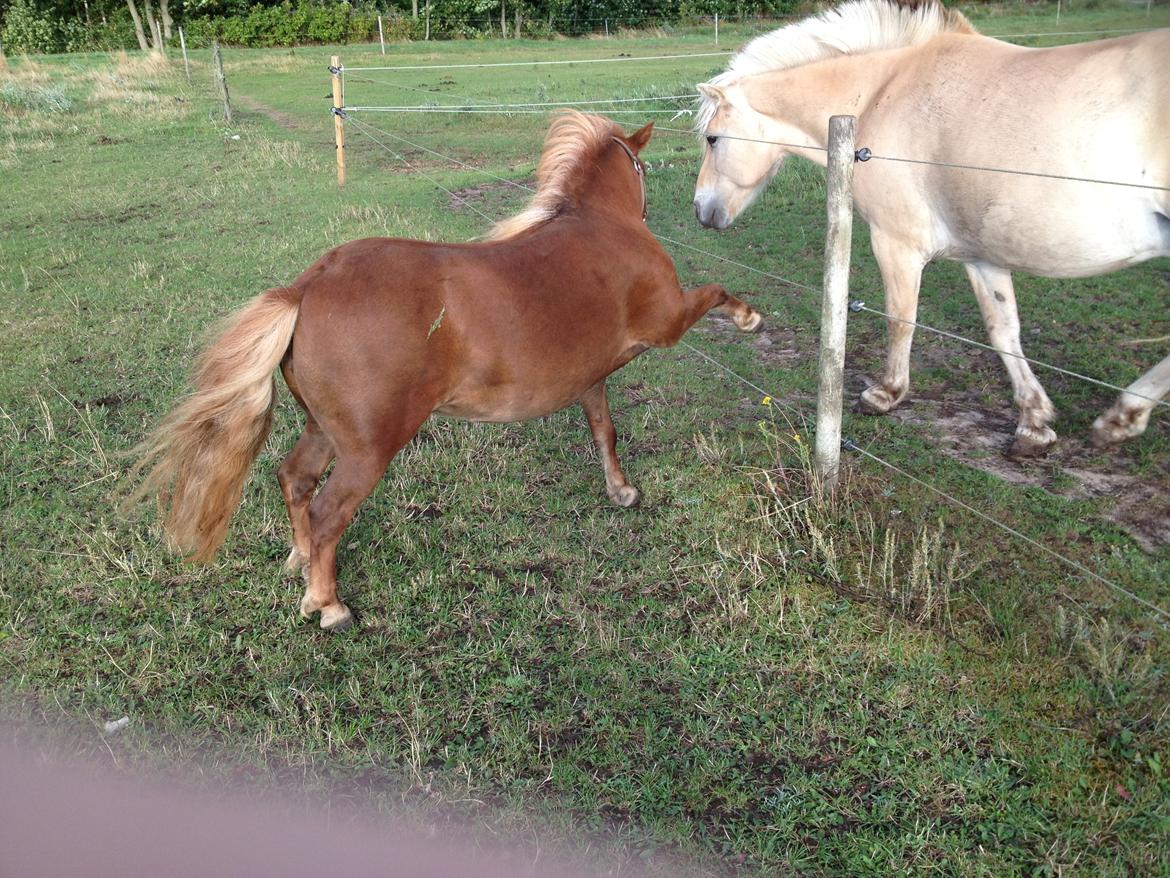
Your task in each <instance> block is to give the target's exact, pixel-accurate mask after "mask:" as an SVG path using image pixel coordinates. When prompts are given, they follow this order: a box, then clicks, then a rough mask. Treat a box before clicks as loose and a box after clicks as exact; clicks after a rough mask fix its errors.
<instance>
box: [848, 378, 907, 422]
mask: <svg viewBox="0 0 1170 878" xmlns="http://www.w3.org/2000/svg"><path fill="white" fill-rule="evenodd" d="M904 396H905V394H903V396H900V397H897V398H895V397H894V396H893V394H891V393H890V392H889V391H888V390H886V389H885V388H884V387H882V386H881V385H880V384H874V385H873V386H872V387H867V388H865V390H864V391H863V392H862V394H861V396H860V397H858V399H857V410H858V411H859V412H861V413H862V414H863V415H884V414H887V413H888V412H890V411H891V410H893V409H894V407H895V406H897V405H898V403H900V402H901V401H902V399H903V398H904Z"/></svg>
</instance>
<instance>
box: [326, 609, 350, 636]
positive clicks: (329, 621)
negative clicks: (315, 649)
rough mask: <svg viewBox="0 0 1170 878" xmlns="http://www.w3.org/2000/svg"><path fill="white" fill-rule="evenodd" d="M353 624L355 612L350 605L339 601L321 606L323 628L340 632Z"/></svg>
mask: <svg viewBox="0 0 1170 878" xmlns="http://www.w3.org/2000/svg"><path fill="white" fill-rule="evenodd" d="M352 625H353V613H351V612H350V611H349V607H347V606H346V605H345V604H343V603H341V601H338V602H337V603H336V604H331V605H330V606H328V607H322V608H321V630H322V631H328V632H330V633H332V634H339V633H341V632H342V631H345V630H346V629H347V628H349V627H351V626H352Z"/></svg>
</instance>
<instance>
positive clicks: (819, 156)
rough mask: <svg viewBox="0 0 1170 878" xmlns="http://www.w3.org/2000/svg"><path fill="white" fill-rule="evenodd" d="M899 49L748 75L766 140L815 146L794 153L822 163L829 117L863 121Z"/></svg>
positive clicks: (747, 91)
mask: <svg viewBox="0 0 1170 878" xmlns="http://www.w3.org/2000/svg"><path fill="white" fill-rule="evenodd" d="M906 51H913V50H906V49H901V50H895V51H892V52H878V53H872V54H866V55H843V56H839V57H836V58H830V59H826V60H824V61H817V62H814V63H812V64H805V65H802V66H800V67H793V68H791V69H788V70H777V71H772V72H769V73H758V74H755V75H753V76H745V77H744V78H743V79H741V80H740V83H739V84H740V87H741V88H742V89H743V94H744V97H745V98H746V100H747V102H748V104H749V105H750V106H751V108H752V109H753V110H754V111H755V112H756V113H758V114H760V115H761V116H762V117H764V118H763V122H764V128H765V133H766V135H767V138H768V139H775V140H778V141H782V142H784V143H795V144H807V145H808V146H809V147H815V149H810V150H809V151H807V152H802V151H799V150H797V151H796V154H797V155H800V156H802V157H804V158H807V159H809V160H810V161H814V162H816V163H817V164H819V165H822V166H823V165H824V164H825V163H826V160H827V159H826V154H825V152H823V148H824V147H825V146H826V145H827V143H826V141H827V139H828V128H829V117H830V116H857V117H858V118H859V119H861V118H862V117H863V116H864V115H865V113H866V111H867V110H868V109H869V107H870V106H871V105H872V103H873V101H874V98H875V97H876V96H877V95H878V93H879V92H880V91H881V90H882V89H883V88H884V87H885V85H886V83H887V82H888V81H889V78H890V76H891V74H892V71H893V67H894V65H895V64H896V63H897V58H896V57H895V56H899V55H901V54H902V53H903V52H906Z"/></svg>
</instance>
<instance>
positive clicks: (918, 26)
mask: <svg viewBox="0 0 1170 878" xmlns="http://www.w3.org/2000/svg"><path fill="white" fill-rule="evenodd" d="M943 33H968V34H973V33H976V30H975V28H973V27H972V26H971V24H970V22H968V21H967V18H966V16H964V15H963V13H961V12H959V11H957V10H954V9H946V8H945V7H943V5H942V4H941V3H939V2H936V0H926V2H923V3H914V2H905V3H899V2H896V0H849V2H848V3H842V4H841V5H840V6H837V7H835V8H833V9H829V10H826V11H825V12H822V13H820V14H819V15H814V16H811V17H809V18H806V19H804V20H803V21H798V22H797V23H795V24H790V25H788V26H787V27H782V28H779V29H778V30H774V31H772V32H771V33H767V34H763V35H762V36H758V37H756V38H755V39H754V40H752V41H751V42H750V43H748V44H747V45H746V46H744V47H743V48H742V49H740V50H739V52H737V53H736V54H735V55H734V56H733V57H732V59H731V61H730V62H729V63H728V65H727V69H726V70H724V71H723V72H722V73H720V74H719V75H718V76H716V77H714V78H713V79H711V80H709V81H708V83H707V84H708V85H716V86H723V85H728V84H730V83H732V82H734V81H736V80H737V79H739V78H740V77H743V76H750V75H751V74H753V73H768V72H770V71H774V70H787V69H788V68H790V67H799V66H801V65H802V64H811V63H813V62H814V61H821V60H823V59H825V58H833V57H836V56H838V55H861V54H864V53H866V52H879V51H881V50H883V49H900V48H903V47H906V46H914V45H918V44H919V43H924V42H926V41H927V40H929V39H931V38H932V37H935V36H938V35H939V34H943ZM716 108H717V104H716V102H715V101H714V100H713V99H711V98H710V97H707V96H706V95H704V96H703V97H702V98H701V102H700V104H699V112H698V121H697V122H696V123H695V129H696V130H697V131H699V132H700V133H701V132H703V131H705V130H706V128H707V126H708V125H709V124H710V122H711V117H712V116H714V115H715V110H716Z"/></svg>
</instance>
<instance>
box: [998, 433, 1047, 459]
mask: <svg viewBox="0 0 1170 878" xmlns="http://www.w3.org/2000/svg"><path fill="white" fill-rule="evenodd" d="M1055 444H1056V440H1055V439H1054V440H1052V441H1051V442H1038V441H1036V440H1035V439H1025V438H1021V437H1019V436H1017V437H1016V438H1015V439H1014V440H1013V441H1012V444H1011V447H1009V448H1008V450H1007V456H1008V457H1010V458H1011V459H1012V460H1035V459H1036V458H1038V457H1045V456H1047V455H1048V452H1050V451H1051V450H1052V446H1053V445H1055Z"/></svg>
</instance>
